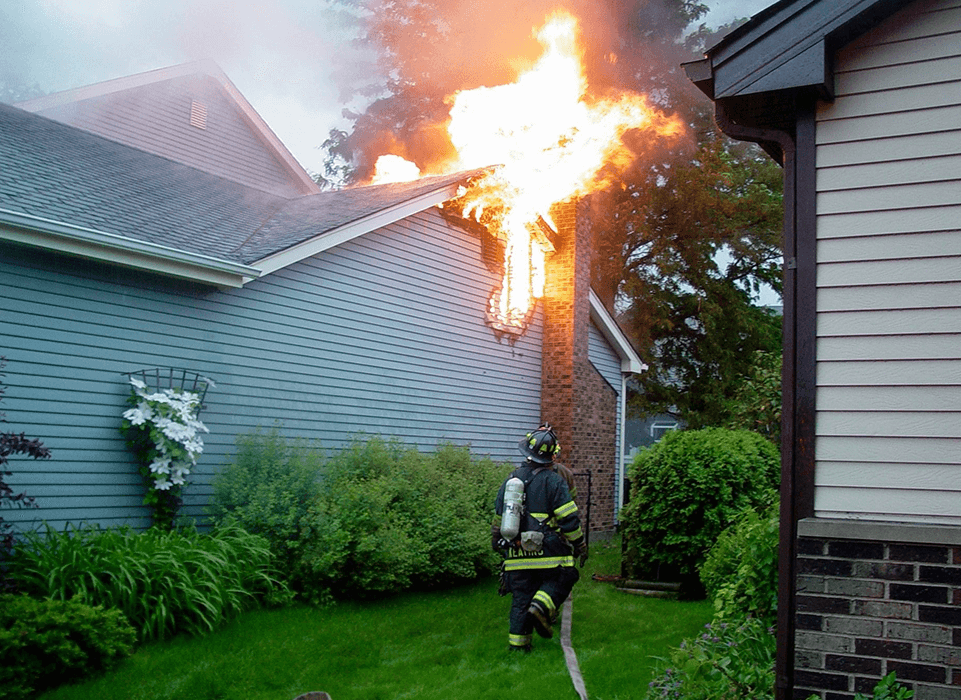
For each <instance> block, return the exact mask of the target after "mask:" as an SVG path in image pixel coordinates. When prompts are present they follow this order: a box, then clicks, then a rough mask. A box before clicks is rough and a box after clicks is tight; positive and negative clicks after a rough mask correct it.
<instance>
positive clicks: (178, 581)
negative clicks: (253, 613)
mask: <svg viewBox="0 0 961 700" xmlns="http://www.w3.org/2000/svg"><path fill="white" fill-rule="evenodd" d="M10 575H11V577H12V578H13V579H14V581H15V582H16V583H17V584H18V585H19V586H20V588H21V590H23V591H24V592H26V593H30V594H34V595H37V596H42V597H48V598H53V599H55V600H62V601H66V600H71V599H73V598H77V599H78V600H80V601H82V602H84V603H87V604H90V605H103V606H104V607H107V608H116V609H118V610H121V611H122V612H123V613H124V615H126V617H127V619H128V620H130V622H131V623H132V624H133V625H134V627H135V628H136V629H137V631H138V634H139V636H140V637H141V638H142V639H162V638H164V637H168V636H170V635H173V634H175V633H178V632H181V631H183V632H187V633H190V634H201V633H205V632H209V631H211V630H213V629H214V628H215V627H216V626H217V625H219V624H220V623H221V622H223V621H224V620H226V619H227V618H229V617H231V616H233V615H235V614H237V613H239V612H241V611H242V610H244V609H245V608H247V607H250V606H252V605H254V604H255V603H256V601H257V599H258V598H266V599H268V600H271V599H273V598H274V597H276V596H280V597H281V598H282V597H283V595H284V587H283V585H281V584H280V583H278V581H277V580H276V578H274V576H273V572H272V555H271V553H270V550H269V548H268V546H267V542H266V540H264V539H263V538H262V537H258V536H257V535H252V534H250V533H247V532H245V531H244V530H242V529H241V528H239V527H236V526H224V527H221V528H217V529H215V530H214V531H213V532H212V533H210V534H209V535H207V534H200V533H198V532H196V531H193V530H174V531H164V530H161V529H159V528H152V529H150V530H147V531H146V532H141V533H138V532H134V531H133V530H131V529H129V528H118V529H109V530H102V529H99V528H97V527H92V526H90V527H88V526H85V527H80V528H76V527H69V528H68V529H67V530H65V531H63V532H58V531H56V530H54V529H53V528H51V527H49V526H48V527H47V530H46V533H45V534H40V533H28V534H27V535H26V536H25V538H24V540H23V541H22V542H21V543H19V544H18V545H17V548H16V550H15V552H14V556H13V558H12V560H11V562H10Z"/></svg>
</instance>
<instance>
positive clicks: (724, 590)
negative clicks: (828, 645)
mask: <svg viewBox="0 0 961 700" xmlns="http://www.w3.org/2000/svg"><path fill="white" fill-rule="evenodd" d="M778 512H779V509H778V502H777V492H776V491H772V492H771V493H770V495H769V496H768V499H767V505H766V507H765V508H764V509H763V510H761V511H757V510H753V509H752V510H747V511H745V512H744V513H742V514H741V515H740V516H739V517H738V519H737V520H736V521H735V522H734V524H732V525H730V526H729V527H728V528H727V529H726V530H724V532H722V533H721V535H720V537H718V539H717V542H716V543H715V544H714V546H713V547H711V549H710V551H709V552H708V554H707V558H706V559H705V560H704V564H703V565H702V566H701V571H700V576H701V582H702V583H703V584H704V588H705V590H706V591H707V595H708V597H709V598H711V599H713V601H714V611H715V618H716V619H718V620H728V621H730V620H734V619H738V618H742V617H747V616H748V615H752V616H754V617H759V618H761V619H763V620H765V621H766V622H768V623H770V624H773V623H774V621H775V618H776V617H777V563H778V532H779V528H778V524H779V523H778Z"/></svg>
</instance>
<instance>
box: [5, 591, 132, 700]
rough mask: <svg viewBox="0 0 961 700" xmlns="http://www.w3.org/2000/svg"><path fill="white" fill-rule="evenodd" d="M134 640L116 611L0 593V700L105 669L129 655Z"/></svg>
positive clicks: (12, 699) (15, 699) (14, 698)
mask: <svg viewBox="0 0 961 700" xmlns="http://www.w3.org/2000/svg"><path fill="white" fill-rule="evenodd" d="M136 639H137V633H136V631H135V630H134V628H133V627H132V626H131V625H130V623H129V622H127V619H126V618H125V617H124V616H123V613H121V612H120V611H118V610H104V609H103V608H102V607H100V606H96V607H91V606H89V605H85V604H84V603H81V602H80V601H78V600H37V599H35V598H29V597H27V596H25V595H0V699H2V700H21V699H22V698H28V697H32V696H33V695H34V694H35V693H37V692H40V691H43V690H46V689H49V688H54V687H56V686H58V685H60V684H62V683H66V682H68V681H74V680H78V679H80V678H82V677H84V676H87V675H90V674H93V673H99V672H101V671H106V670H109V669H111V668H113V667H114V666H116V665H117V664H118V663H120V661H121V660H122V659H124V658H125V657H127V656H129V655H130V654H131V653H132V651H133V647H134V643H135V641H136Z"/></svg>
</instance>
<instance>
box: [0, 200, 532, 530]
mask: <svg viewBox="0 0 961 700" xmlns="http://www.w3.org/2000/svg"><path fill="white" fill-rule="evenodd" d="M496 283H497V280H496V278H495V276H494V275H493V274H491V273H490V272H489V271H488V270H487V269H486V268H485V267H484V266H483V264H482V263H481V258H480V244H479V241H478V240H477V239H475V238H473V237H472V236H470V235H469V234H467V233H465V232H463V231H461V230H459V229H455V228H452V227H450V226H448V225H447V224H446V223H445V222H444V221H443V219H442V218H441V217H440V216H439V215H438V214H437V213H436V210H434V209H430V210H427V211H425V212H422V213H420V214H418V215H415V216H413V217H410V218H408V219H405V220H403V221H401V222H398V223H396V224H393V225H391V226H388V227H385V228H384V229H381V230H378V231H375V232H372V233H370V234H367V235H365V236H362V237H360V238H358V239H355V240H353V241H350V242H348V243H345V244H343V245H341V246H338V247H337V248H334V249H331V250H329V251H326V252H325V253H322V254H320V255H318V256H315V257H313V258H309V259H307V260H304V261H301V262H299V263H297V264H294V265H292V266H290V267H288V268H285V269H282V270H279V271H277V272H274V273H273V274H270V275H267V276H265V277H264V278H262V279H259V280H255V281H253V282H251V283H249V284H248V285H247V286H246V287H244V288H243V289H239V290H227V291H220V290H215V289H212V288H209V287H204V286H201V285H196V284H193V283H188V282H180V281H176V280H172V279H169V278H162V277H159V276H153V275H149V274H144V273H138V272H133V271H130V270H125V269H121V268H116V267H109V266H105V265H99V264H95V263H89V262H85V261H81V260H77V259H72V258H67V257H61V256H58V255H54V254H47V253H41V252H38V251H35V250H30V249H27V248H18V247H15V246H12V245H6V244H3V246H2V248H0V355H5V356H6V357H7V360H8V364H7V367H6V377H5V383H6V385H7V387H8V390H7V394H6V397H5V400H4V401H3V403H0V409H2V410H4V411H5V412H6V414H7V420H8V425H7V426H5V427H6V429H11V430H16V431H18V432H19V431H24V432H26V433H27V435H28V436H30V437H37V438H40V439H42V440H43V441H44V443H45V444H46V445H47V446H48V447H50V448H51V450H52V451H53V458H52V459H50V460H45V461H39V462H37V461H33V460H25V459H22V458H15V459H14V461H13V462H12V468H13V471H14V476H13V477H12V478H11V479H10V482H11V483H12V484H13V485H14V488H15V489H17V490H20V489H22V490H25V491H27V492H28V493H29V494H30V495H33V496H35V497H36V498H37V502H38V503H39V505H40V506H41V508H40V509H39V510H22V511H18V510H7V511H5V512H4V514H3V515H4V517H5V518H7V519H8V520H18V519H19V520H23V521H25V523H24V524H26V522H38V521H40V520H47V521H49V522H51V523H52V524H55V525H57V526H62V525H63V524H64V523H65V522H74V523H76V522H80V521H83V520H86V521H96V522H100V523H102V524H105V525H110V524H119V523H129V524H132V525H134V526H138V527H140V526H144V525H146V524H147V512H146V510H145V509H144V508H143V506H142V505H140V500H141V498H142V486H141V482H140V476H139V474H138V473H137V469H136V465H135V464H134V463H133V460H132V458H131V456H130V454H129V453H128V451H127V450H126V448H125V446H124V444H123V441H122V439H121V437H120V435H119V432H118V426H119V422H120V414H121V412H122V411H123V410H124V408H125V405H124V400H125V398H126V396H127V394H128V385H127V379H126V377H125V376H124V375H123V373H124V372H129V371H133V370H137V369H141V368H150V367H170V366H172V367H184V368H188V369H192V370H196V371H199V372H201V373H202V374H204V375H207V376H209V377H211V378H212V379H213V380H214V381H215V382H216V383H217V386H216V388H213V389H211V390H210V391H209V392H208V394H207V398H206V401H205V404H206V408H205V409H204V412H203V414H202V415H201V419H202V420H203V421H204V423H206V425H207V426H208V427H209V428H210V434H209V435H207V436H206V437H205V453H204V455H203V456H202V458H201V461H200V464H199V465H198V469H197V471H196V472H195V473H194V475H192V479H191V485H190V487H189V489H188V491H187V511H188V512H189V513H190V514H193V515H200V514H201V513H202V506H203V504H204V503H205V502H206V500H207V498H208V497H209V495H210V486H209V484H210V479H211V476H212V475H213V473H215V472H216V470H217V469H218V468H220V467H221V466H222V465H224V464H226V463H228V462H229V460H230V457H231V455H232V453H233V450H234V445H235V439H236V437H237V435H239V434H242V433H246V432H250V431H253V430H255V429H257V428H258V427H262V428H270V427H272V426H273V425H275V424H276V423H280V424H282V431H283V432H284V433H285V434H286V435H289V436H291V437H303V438H307V439H311V440H317V441H318V442H319V443H320V445H321V446H322V447H323V448H325V449H328V450H336V449H339V448H341V447H343V446H344V445H345V444H346V443H348V442H349V441H350V439H351V438H352V437H355V436H360V435H363V434H367V435H374V434H380V435H384V436H396V437H398V438H400V439H401V440H403V441H404V442H405V443H407V444H410V445H413V446H416V447H419V448H421V449H426V450H429V449H432V448H433V447H434V446H436V445H437V444H438V442H441V441H451V442H455V443H457V444H470V445H471V450H472V452H473V453H474V454H476V455H490V456H491V457H493V458H494V459H495V460H497V461H510V462H514V461H516V459H517V455H516V444H517V440H518V436H519V435H522V434H523V432H524V431H525V430H527V429H529V428H530V427H531V426H532V425H534V424H536V423H537V421H538V420H539V419H540V381H541V354H540V347H541V329H542V320H541V314H540V310H538V313H537V316H536V319H535V322H534V324H533V326H532V327H531V329H530V330H529V331H528V333H527V334H526V335H525V336H523V337H522V338H520V339H519V340H518V341H517V342H516V343H515V344H514V345H510V344H509V343H507V342H506V341H504V342H502V343H499V342H498V341H497V340H496V339H495V337H494V335H493V333H492V332H491V331H490V329H488V327H487V326H486V325H485V324H484V312H485V308H486V304H487V298H488V295H489V293H490V291H491V289H492V288H493V287H494V286H495V284H496Z"/></svg>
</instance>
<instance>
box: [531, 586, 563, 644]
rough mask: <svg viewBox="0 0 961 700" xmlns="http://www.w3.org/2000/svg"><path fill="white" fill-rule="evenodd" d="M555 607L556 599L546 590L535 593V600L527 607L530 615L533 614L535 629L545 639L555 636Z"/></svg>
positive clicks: (532, 619)
mask: <svg viewBox="0 0 961 700" xmlns="http://www.w3.org/2000/svg"><path fill="white" fill-rule="evenodd" d="M555 609H556V608H555V607H554V601H553V600H551V597H550V596H549V595H547V594H546V593H544V591H538V592H537V593H536V594H535V595H534V601H533V602H532V603H531V606H530V607H529V608H528V609H527V613H528V615H530V616H531V622H533V623H534V631H535V632H537V634H539V635H540V636H542V637H544V639H550V638H551V637H553V636H554V628H553V624H552V619H553V616H554V611H555Z"/></svg>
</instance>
